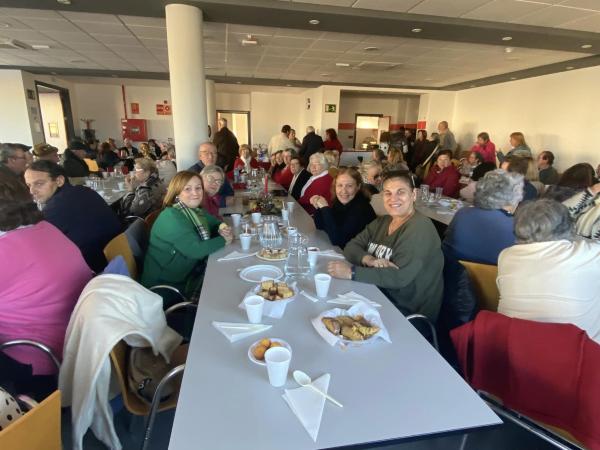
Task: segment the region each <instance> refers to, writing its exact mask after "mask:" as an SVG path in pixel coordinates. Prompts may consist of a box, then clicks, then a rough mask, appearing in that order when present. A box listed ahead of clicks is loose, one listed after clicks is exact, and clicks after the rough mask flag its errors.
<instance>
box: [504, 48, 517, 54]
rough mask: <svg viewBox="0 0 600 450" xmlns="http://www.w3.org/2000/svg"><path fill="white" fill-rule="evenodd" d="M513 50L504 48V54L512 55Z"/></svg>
mask: <svg viewBox="0 0 600 450" xmlns="http://www.w3.org/2000/svg"><path fill="white" fill-rule="evenodd" d="M514 50H515V49H514V48H512V47H505V48H504V53H512V52H513V51H514Z"/></svg>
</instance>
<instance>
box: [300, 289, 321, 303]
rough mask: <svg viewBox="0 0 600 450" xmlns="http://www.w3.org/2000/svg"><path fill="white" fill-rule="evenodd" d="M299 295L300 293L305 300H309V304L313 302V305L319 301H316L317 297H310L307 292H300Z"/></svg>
mask: <svg viewBox="0 0 600 450" xmlns="http://www.w3.org/2000/svg"><path fill="white" fill-rule="evenodd" d="M300 293H301V294H302V295H303V296H304V297H306V298H307V299H309V300H310V301H311V302H315V303H316V302H318V301H319V299H318V298H317V297H313V296H312V295H310V294H309V293H308V292H306V291H300Z"/></svg>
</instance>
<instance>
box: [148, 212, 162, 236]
mask: <svg viewBox="0 0 600 450" xmlns="http://www.w3.org/2000/svg"><path fill="white" fill-rule="evenodd" d="M161 212H162V209H158V210H156V211H153V212H151V213H150V214H148V215H147V216H146V218H145V219H144V221H145V222H146V229H147V230H148V235H150V231H152V225H154V222H156V219H158V216H159V215H160V213H161Z"/></svg>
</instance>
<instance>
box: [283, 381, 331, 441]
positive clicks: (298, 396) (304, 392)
mask: <svg viewBox="0 0 600 450" xmlns="http://www.w3.org/2000/svg"><path fill="white" fill-rule="evenodd" d="M330 378H331V375H329V374H328V373H326V374H325V375H322V376H320V377H319V378H317V379H316V380H314V381H313V382H312V384H313V386H314V387H316V388H317V389H319V390H320V391H322V392H324V393H327V390H328V389H329V380H330ZM283 399H284V400H285V401H286V403H287V404H288V406H289V407H290V408H291V410H292V411H293V413H294V414H295V415H296V417H298V420H299V421H300V423H301V424H302V426H303V427H304V429H305V430H306V431H307V433H308V434H309V435H310V437H311V438H312V440H313V441H315V442H316V441H317V435H318V434H319V428H320V427H321V419H322V418H323V408H324V407H325V397H323V396H322V395H321V394H319V393H318V392H316V391H315V390H314V389H311V388H310V387H308V386H302V387H299V388H296V389H286V390H285V393H284V394H283Z"/></svg>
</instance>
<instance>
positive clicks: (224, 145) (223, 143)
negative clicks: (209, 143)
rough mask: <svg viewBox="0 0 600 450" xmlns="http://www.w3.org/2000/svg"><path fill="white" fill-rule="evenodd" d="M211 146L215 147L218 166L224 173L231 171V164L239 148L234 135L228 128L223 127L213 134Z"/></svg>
mask: <svg viewBox="0 0 600 450" xmlns="http://www.w3.org/2000/svg"><path fill="white" fill-rule="evenodd" d="M213 144H215V147H217V154H218V158H219V161H218V164H219V165H220V166H221V167H222V168H223V170H224V171H225V172H227V171H229V170H231V169H233V162H234V161H235V158H237V156H238V153H239V151H240V146H239V144H238V141H237V138H236V137H235V134H233V133H232V132H231V131H230V130H229V128H227V127H223V128H221V129H220V130H219V131H217V132H216V133H215V137H214V138H213Z"/></svg>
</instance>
